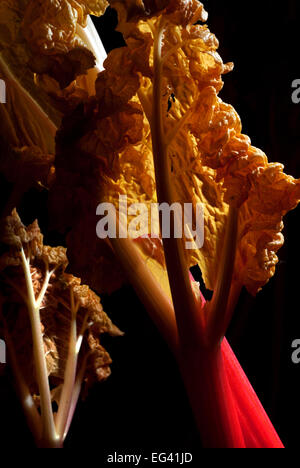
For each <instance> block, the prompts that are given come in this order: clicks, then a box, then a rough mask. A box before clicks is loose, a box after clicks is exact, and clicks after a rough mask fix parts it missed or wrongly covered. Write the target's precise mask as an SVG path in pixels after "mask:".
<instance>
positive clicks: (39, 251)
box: [0, 211, 121, 448]
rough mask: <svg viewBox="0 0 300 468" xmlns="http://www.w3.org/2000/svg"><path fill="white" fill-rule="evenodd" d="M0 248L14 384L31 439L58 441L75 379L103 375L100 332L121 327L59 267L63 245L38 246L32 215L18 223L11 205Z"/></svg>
mask: <svg viewBox="0 0 300 468" xmlns="http://www.w3.org/2000/svg"><path fill="white" fill-rule="evenodd" d="M1 250H2V251H4V253H3V255H1V257H0V276H1V315H0V323H1V329H2V331H3V335H4V337H5V340H6V343H7V346H8V353H9V360H10V364H11V368H12V372H13V376H14V379H15V384H16V390H17V392H18V393H19V397H20V400H21V403H22V405H23V409H24V413H25V415H26V418H27V421H28V425H29V427H30V429H31V431H32V433H33V435H34V438H35V442H36V444H37V446H38V447H44V448H59V447H62V445H63V442H64V440H65V438H66V435H67V433H68V430H69V428H70V424H71V421H72V417H73V414H74V411H75V408H76V404H77V401H78V398H79V394H80V392H81V389H82V386H83V385H84V387H85V391H87V390H88V388H89V387H90V386H91V385H92V384H93V382H95V381H102V380H105V379H106V378H107V377H108V376H109V375H110V364H111V359H110V356H109V354H108V353H107V352H106V351H105V349H104V348H103V347H102V346H101V344H100V335H101V334H103V333H109V334H110V335H112V336H119V335H121V332H120V331H119V330H118V328H117V327H115V326H114V325H113V324H112V322H111V320H110V319H109V318H108V316H107V315H106V314H105V312H104V311H103V308H102V306H101V302H100V299H99V297H98V296H97V295H96V294H95V293H93V292H92V291H91V290H90V289H89V287H88V286H85V285H82V284H81V281H80V279H78V278H76V277H75V276H72V275H70V274H67V273H66V272H65V269H66V267H67V264H68V261H67V257H66V250H65V248H62V247H49V246H45V245H43V236H42V234H41V232H40V230H39V227H38V224H37V222H34V223H33V224H32V225H30V226H28V227H27V228H26V227H25V226H24V225H23V224H22V222H21V220H20V218H19V216H18V215H17V212H16V211H14V212H13V213H12V215H11V216H9V217H7V218H5V220H3V222H2V226H1ZM54 402H55V403H56V405H57V408H58V409H57V411H56V410H55V411H54V410H53V407H52V404H53V403H54Z"/></svg>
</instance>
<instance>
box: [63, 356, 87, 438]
mask: <svg viewBox="0 0 300 468" xmlns="http://www.w3.org/2000/svg"><path fill="white" fill-rule="evenodd" d="M88 358H89V354H87V355H86V356H85V357H84V359H83V362H82V364H81V366H80V369H79V372H78V374H77V377H76V381H75V384H74V387H73V393H72V400H71V405H70V409H69V414H68V418H67V423H66V426H65V428H64V435H63V440H65V438H66V437H67V435H68V432H69V429H70V426H71V423H72V420H73V416H74V413H75V410H76V406H77V403H78V400H79V395H80V392H81V387H82V382H83V379H84V374H85V370H86V364H87V360H88Z"/></svg>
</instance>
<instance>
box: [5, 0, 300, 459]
mask: <svg viewBox="0 0 300 468" xmlns="http://www.w3.org/2000/svg"><path fill="white" fill-rule="evenodd" d="M205 7H206V9H207V10H208V12H209V20H208V25H209V27H210V29H211V31H212V32H214V33H215V34H216V36H217V37H218V39H219V41H220V54H221V56H222V58H223V60H224V61H225V62H226V61H233V62H234V63H235V69H234V71H233V72H232V73H231V74H230V75H227V76H225V77H224V81H225V86H224V89H223V90H222V92H221V97H222V99H223V100H224V101H226V102H229V103H231V104H232V105H233V106H234V107H235V108H236V109H237V111H238V112H239V114H240V116H241V118H242V122H243V132H244V133H246V134H248V135H249V136H250V137H251V139H252V143H253V145H255V146H258V147H260V148H261V149H263V150H264V151H265V152H266V153H267V155H268V157H269V160H270V161H279V162H282V163H283V164H284V165H285V170H286V172H287V173H288V174H292V175H293V176H294V177H297V178H299V177H300V167H299V162H300V132H299V128H300V104H299V105H295V104H293V103H292V100H291V94H292V87H291V83H292V81H293V80H294V79H297V78H300V56H299V53H298V44H300V40H299V39H300V37H299V35H300V33H299V21H300V11H299V10H300V5H299V2H298V1H297V0H287V1H286V2H285V3H284V6H282V5H281V6H280V7H279V6H277V4H276V3H275V2H272V1H269V0H261V1H257V0H253V1H251V2H236V1H233V0H227V1H226V2H223V1H220V0H209V1H206V2H205ZM115 22H116V19H115V15H114V14H112V12H111V11H108V12H107V13H106V15H105V16H104V17H103V18H101V19H99V20H97V21H96V23H97V28H98V29H99V33H100V35H101V38H102V40H103V42H104V45H105V47H106V49H107V50H110V49H111V48H114V47H116V46H118V45H120V44H122V40H121V37H120V35H119V34H118V33H114V31H113V28H114V26H115V24H116V23H115ZM46 198H47V196H46V194H39V197H38V198H37V197H36V194H35V193H34V192H33V191H31V192H30V193H29V194H28V195H27V197H26V199H25V200H24V203H23V207H22V208H21V210H20V211H21V215H22V216H23V220H24V222H26V223H27V222H31V221H32V220H33V219H34V218H35V217H38V218H39V220H40V224H41V227H42V228H43V223H44V225H45V227H46V225H47V213H46V212H45V206H46V201H47V200H46ZM29 205H30V210H28V206H29ZM298 219H299V210H295V211H293V212H291V213H290V214H288V215H287V216H286V218H285V230H284V234H285V237H286V243H285V245H284V247H283V248H282V249H281V250H280V252H279V257H280V262H279V265H278V267H277V271H276V275H275V277H274V278H273V279H272V280H271V281H270V282H269V284H268V285H267V286H265V288H264V289H263V291H262V292H260V293H259V294H258V296H257V297H256V298H255V299H254V298H251V297H250V296H249V295H248V294H247V293H246V292H243V293H242V295H241V298H240V301H239V304H238V307H237V310H236V314H235V318H234V320H233V322H232V324H231V327H230V330H229V332H228V339H229V341H230V343H231V345H232V347H233V349H234V351H235V353H236V355H237V356H238V358H239V360H240V363H241V365H242V367H243V368H244V370H245V372H246V374H247V375H248V378H249V379H250V381H251V383H252V384H253V386H254V388H255V390H256V392H257V394H258V396H259V397H260V399H261V401H262V403H263V405H264V407H265V409H266V410H267V412H268V414H269V416H270V418H271V419H272V421H273V423H274V425H275V427H276V429H277V431H278V433H279V435H280V437H281V438H282V441H283V443H284V444H285V445H286V446H287V447H288V448H293V447H297V445H298V438H299V435H300V429H299V425H298V421H299V420H300V385H299V383H300V379H299V377H300V364H299V365H298V366H297V365H295V364H293V363H292V361H291V354H292V348H291V343H292V341H293V340H294V339H296V338H299V339H300V310H299V309H300V308H299V306H298V304H299V292H300V286H299V274H298V271H299V266H298V265H299V261H300V254H299V245H298V238H299V235H298V226H299V222H298ZM54 239H55V235H54V234H53V233H48V234H47V232H46V239H45V240H46V242H47V241H48V242H54ZM55 240H56V239H55ZM103 302H104V305H105V309H106V311H107V312H108V313H109V314H110V316H111V317H112V319H113V321H114V322H115V323H116V324H117V325H118V326H119V327H120V328H121V329H122V330H123V331H124V332H125V337H123V338H117V339H114V340H112V339H107V340H105V341H106V342H105V345H106V347H107V348H108V349H109V351H110V353H111V356H112V358H113V361H114V363H113V366H112V376H111V377H110V378H109V379H108V381H107V382H105V383H103V384H101V385H96V386H95V387H94V389H93V390H92V391H91V393H90V394H89V397H88V398H87V400H86V401H85V402H82V403H80V405H79V407H78V410H77V413H76V415H75V418H74V421H73V425H72V427H71V430H70V433H69V436H68V439H67V441H66V444H65V446H66V448H75V449H77V448H79V449H86V448H91V449H97V452H98V456H99V464H100V463H101V460H104V458H105V456H106V454H108V453H110V452H111V451H114V450H116V451H117V450H119V451H121V449H124V452H126V451H127V453H129V452H130V451H133V450H134V449H135V450H145V451H147V450H155V449H161V450H164V449H173V450H176V451H178V450H179V449H181V448H182V449H192V451H193V452H194V454H196V453H197V452H198V449H199V448H200V447H201V443H200V441H199V439H198V435H197V431H196V429H195V426H194V422H193V417H192V413H191V410H190V409H189V405H188V402H187V399H186V396H185V391H184V388H183V385H182V383H181V379H180V376H179V373H178V371H177V367H176V364H175V362H174V360H173V357H172V355H171V353H170V352H169V350H168V348H167V346H166V345H165V343H164V342H163V341H162V339H161V338H160V336H159V334H158V332H157V331H156V329H155V328H154V326H153V324H152V323H151V321H150V319H148V317H147V314H146V312H145V311H144V308H143V306H142V305H141V304H140V302H139V301H138V299H137V298H136V296H135V294H134V292H133V291H132V289H131V288H130V287H124V288H123V289H122V290H121V291H119V292H118V293H115V294H114V295H112V297H110V298H108V297H105V298H103ZM0 415H1V416H0V446H1V447H6V448H8V447H12V446H16V445H17V446H18V447H27V448H28V447H29V448H30V447H33V444H32V441H31V436H30V434H29V433H28V431H27V428H26V424H25V423H24V420H23V417H22V412H21V409H20V406H19V404H18V401H17V400H16V398H15V396H14V393H13V390H12V388H11V387H10V385H9V384H8V381H7V379H6V377H0Z"/></svg>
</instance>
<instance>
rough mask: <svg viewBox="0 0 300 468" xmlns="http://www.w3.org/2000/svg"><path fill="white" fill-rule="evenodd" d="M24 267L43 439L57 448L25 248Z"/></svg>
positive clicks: (39, 325)
mask: <svg viewBox="0 0 300 468" xmlns="http://www.w3.org/2000/svg"><path fill="white" fill-rule="evenodd" d="M21 259H22V267H23V271H24V276H25V281H26V289H27V295H28V298H27V309H28V313H29V318H30V323H31V331H32V341H33V355H34V361H35V368H36V376H37V383H38V387H39V393H40V401H41V417H42V427H43V429H42V439H43V442H44V444H45V445H47V446H49V445H51V446H52V445H53V446H57V444H58V443H59V440H58V437H57V434H56V430H55V425H54V418H53V412H52V402H51V393H50V386H49V379H48V371H47V364H46V358H45V350H44V341H43V335H42V329H41V319H40V310H39V307H37V303H36V299H35V293H34V289H33V284H32V278H31V272H30V263H29V260H28V259H27V258H26V256H25V253H24V250H23V248H22V249H21Z"/></svg>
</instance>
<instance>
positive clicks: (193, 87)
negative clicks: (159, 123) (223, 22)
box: [53, 0, 300, 294]
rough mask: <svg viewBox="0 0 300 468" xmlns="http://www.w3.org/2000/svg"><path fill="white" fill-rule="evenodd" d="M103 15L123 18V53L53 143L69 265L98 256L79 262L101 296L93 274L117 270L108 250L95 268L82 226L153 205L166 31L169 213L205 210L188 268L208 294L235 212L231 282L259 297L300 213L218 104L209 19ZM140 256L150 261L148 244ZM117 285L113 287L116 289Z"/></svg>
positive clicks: (191, 5) (194, 14) (185, 5)
mask: <svg viewBox="0 0 300 468" xmlns="http://www.w3.org/2000/svg"><path fill="white" fill-rule="evenodd" d="M109 3H110V4H111V6H113V7H114V8H116V9H117V11H118V15H119V25H118V29H119V30H120V31H121V32H122V33H123V35H124V37H125V39H126V42H127V45H128V47H123V48H121V49H119V50H116V51H113V52H112V53H111V54H109V56H108V58H107V60H106V62H105V68H106V69H105V71H104V72H102V73H101V74H100V75H99V77H98V80H97V84H96V97H95V98H93V99H92V100H90V101H89V103H86V104H85V105H84V106H82V108H81V109H80V110H77V112H76V113H75V114H74V115H73V117H72V118H71V119H70V118H68V119H65V121H64V124H63V126H62V129H61V131H60V135H59V138H58V155H57V183H56V187H55V188H54V191H53V207H54V211H53V213H54V215H55V216H56V217H57V220H58V222H59V224H60V226H61V227H62V228H66V227H68V228H72V229H71V231H70V234H69V239H72V243H71V245H72V249H71V250H72V251H73V253H71V257H73V259H74V262H75V263H76V255H75V252H78V249H79V246H81V245H82V243H83V244H85V245H86V246H88V245H93V246H94V248H93V250H92V251H93V255H91V256H90V255H89V254H88V248H87V249H86V252H87V258H86V259H82V258H81V260H80V271H82V272H84V271H85V272H86V273H87V274H88V279H89V281H95V282H96V283H97V284H96V286H95V287H97V288H99V289H101V288H102V287H104V288H105V286H107V285H105V286H104V285H103V283H102V280H103V278H101V281H98V280H97V279H96V278H95V275H97V273H96V272H97V268H95V264H97V266H99V265H100V264H101V262H102V261H104V259H106V261H107V262H108V263H109V264H110V265H111V269H113V263H112V262H113V257H112V256H111V257H110V259H109V260H108V257H109V256H107V250H106V253H105V254H103V256H101V252H102V247H101V245H103V246H104V245H105V249H109V245H108V243H105V244H104V243H103V242H101V241H97V240H96V239H95V233H94V231H93V232H91V233H89V234H87V235H86V236H84V234H83V232H84V226H86V223H87V221H89V222H92V223H93V226H95V225H96V223H97V218H96V216H95V212H96V207H97V205H98V203H100V202H103V201H109V202H112V203H114V204H115V206H116V207H118V201H119V195H125V194H126V195H127V196H128V203H132V202H134V203H136V202H142V203H146V204H147V205H149V204H150V203H153V202H156V191H155V175H154V168H153V155H152V143H151V133H150V125H151V122H152V118H153V116H152V99H153V44H154V39H155V37H156V35H157V34H158V32H159V30H160V29H161V28H162V29H163V31H164V32H163V35H162V74H161V85H162V95H163V102H162V103H161V105H162V109H163V111H164V112H163V125H164V134H165V145H166V146H167V147H168V157H169V165H170V171H171V173H172V187H173V192H174V202H175V201H177V202H180V203H192V205H193V207H194V211H195V206H196V204H197V203H202V204H203V207H204V245H203V247H202V248H200V249H195V250H192V251H189V252H187V262H188V264H189V265H190V266H191V265H194V264H196V263H197V264H199V266H200V268H201V271H202V275H203V279H204V281H205V284H206V286H207V288H209V289H214V287H215V284H216V278H217V273H218V265H219V259H220V256H221V252H222V248H223V244H224V233H225V228H226V223H227V215H228V211H229V206H230V205H234V206H235V207H238V209H239V213H240V214H239V226H238V232H239V234H238V244H237V256H236V265H235V272H234V275H235V277H236V279H238V281H240V282H241V283H242V284H243V285H245V286H246V287H247V289H248V290H249V291H250V292H251V293H253V294H255V293H256V292H257V291H258V290H259V289H260V288H261V287H262V286H263V285H264V284H265V283H266V282H267V281H268V280H269V278H270V277H271V276H272V275H273V274H274V271H275V265H276V262H277V256H276V252H277V250H278V248H279V247H280V246H281V245H282V241H283V237H282V234H281V230H282V227H283V224H282V217H283V215H284V214H285V213H286V212H287V211H288V210H290V209H292V208H294V207H295V206H296V204H297V203H298V201H299V198H300V194H299V181H296V180H294V179H293V178H292V177H290V176H286V175H285V174H284V173H283V171H282V166H281V165H276V164H275V165H274V164H269V163H268V160H267V157H266V155H265V154H264V153H263V152H261V151H260V150H258V149H256V148H255V147H253V146H251V142H250V139H249V138H248V137H247V136H245V135H243V134H242V126H241V121H240V118H239V116H238V114H237V113H236V111H235V110H234V109H233V107H232V106H230V105H229V104H226V103H224V102H223V101H222V100H221V99H220V98H219V97H218V93H219V92H220V90H221V89H222V87H223V81H222V75H223V74H225V73H227V72H229V71H230V70H231V69H232V67H233V65H232V64H231V63H229V64H224V63H223V61H222V59H221V57H220V56H219V54H218V52H217V49H218V41H217V39H216V38H215V36H214V35H213V34H212V33H211V32H210V31H209V29H208V27H207V26H206V25H200V24H194V23H195V22H196V21H197V20H199V19H200V20H202V21H203V20H205V19H206V17H207V15H206V13H205V11H204V9H203V6H202V4H201V3H200V2H198V1H196V0H188V1H181V0H170V1H169V2H166V1H161V2H160V1H150V0H149V1H141V0H136V1H134V0H127V1H126V2H119V1H111V2H109ZM149 124H150V125H149ZM74 126H75V128H76V129H78V131H77V132H76V136H75V137H74V132H73V131H72V129H73V128H74ZM268 210H269V211H268ZM78 213H80V216H78ZM78 217H79V218H80V217H81V219H79V220H78ZM75 219H77V220H78V221H76V220H75ZM74 220H75V221H74ZM129 221H130V218H129ZM79 233H81V234H80V235H79ZM90 234H91V236H90ZM148 234H150V230H149V232H148ZM96 246H97V247H96ZM139 246H140V247H141V248H142V250H143V252H144V254H145V255H148V256H149V257H150V258H152V254H149V248H148V247H149V246H148V247H147V240H145V241H144V242H143V240H141V242H140V243H139ZM160 248H161V249H162V247H160ZM105 249H104V251H105ZM150 250H151V249H150ZM145 252H146V253H145ZM147 252H148V253H147ZM144 254H143V255H144ZM162 257H163V254H162V251H161V255H160V258H162ZM152 260H153V258H152ZM153 261H154V262H156V265H157V268H158V270H159V271H161V270H162V269H163V268H164V266H163V264H162V263H161V262H159V261H157V256H156V259H154V260H153ZM152 263H153V262H152ZM72 265H73V266H74V268H75V271H76V266H75V265H74V264H73V263H72ZM91 265H93V266H91ZM77 266H78V265H77ZM152 267H153V265H152ZM152 267H151V268H152ZM83 274H84V273H83ZM90 274H91V275H92V276H93V278H90ZM119 280H121V278H119ZM119 282H120V281H119ZM119 282H118V281H116V283H114V282H111V283H110V286H111V288H113V287H114V286H117V284H119Z"/></svg>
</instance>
